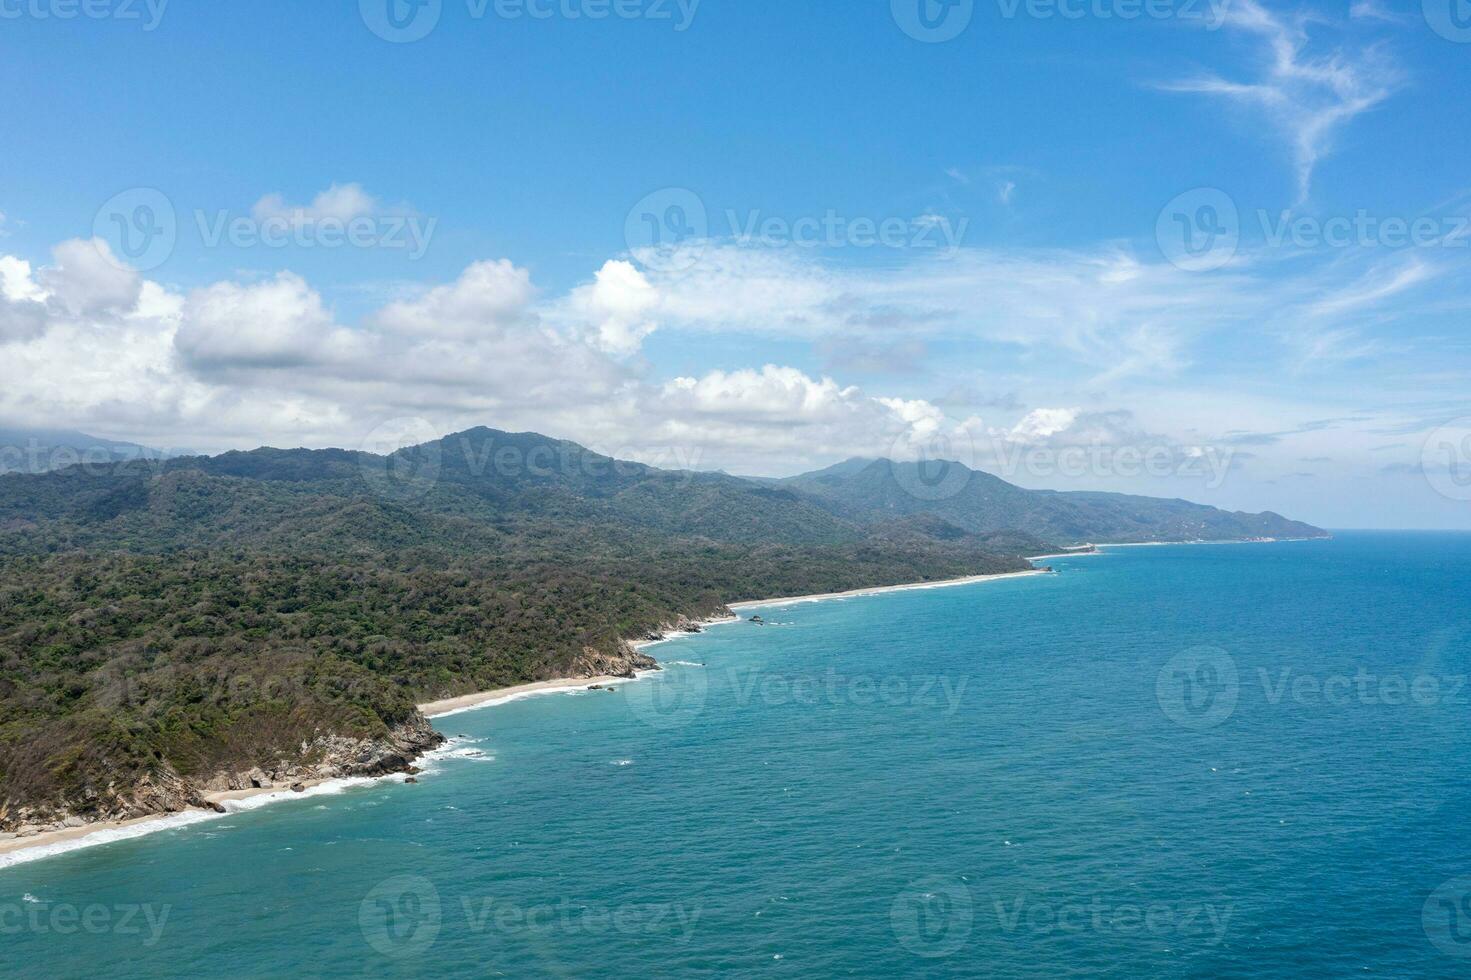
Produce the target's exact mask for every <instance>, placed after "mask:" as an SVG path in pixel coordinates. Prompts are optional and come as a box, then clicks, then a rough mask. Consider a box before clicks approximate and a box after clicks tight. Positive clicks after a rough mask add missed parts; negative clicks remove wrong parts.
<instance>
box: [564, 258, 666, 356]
mask: <svg viewBox="0 0 1471 980" xmlns="http://www.w3.org/2000/svg"><path fill="white" fill-rule="evenodd" d="M658 305H659V292H658V290H657V289H655V288H654V287H653V285H651V284H650V283H649V281H648V279H646V278H645V277H644V274H643V273H642V272H640V271H639V270H638V269H637V268H635V267H634V265H633V263H631V262H625V261H622V260H617V259H615V260H611V261H609V262H607V263H606V264H605V265H604V266H603V267H602V268H601V269H599V270H598V272H597V276H596V277H595V278H594V280H593V282H591V283H589V284H587V285H583V286H578V287H577V288H576V289H574V290H573V291H572V294H571V295H570V296H569V297H568V299H567V303H566V312H567V313H568V314H569V315H570V316H571V317H573V318H575V319H577V320H580V321H581V322H583V323H586V324H587V325H588V327H589V329H590V330H591V331H592V339H593V343H594V344H596V345H597V346H598V347H599V348H600V349H601V350H604V351H606V352H607V353H609V354H611V355H613V356H615V357H627V356H628V355H630V354H634V353H637V351H638V349H639V348H640V347H641V346H642V345H643V342H644V338H646V337H648V336H649V334H651V333H653V332H654V330H655V328H656V327H657V324H656V323H655V321H654V320H653V318H652V317H653V314H654V311H655V310H656V309H657V308H658Z"/></svg>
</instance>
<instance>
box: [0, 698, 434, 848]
mask: <svg viewBox="0 0 1471 980" xmlns="http://www.w3.org/2000/svg"><path fill="white" fill-rule="evenodd" d="M443 742H444V736H443V735H441V734H439V733H438V732H436V731H435V730H434V729H433V728H432V727H431V726H430V724H429V722H428V721H427V720H426V719H425V718H424V717H423V716H422V715H417V714H416V715H415V717H414V718H413V719H412V720H410V721H408V722H406V723H404V724H402V725H399V726H398V727H397V728H395V729H393V730H392V731H391V732H389V733H388V734H387V735H385V736H382V737H379V738H348V737H345V736H341V735H322V736H319V737H318V738H316V739H315V740H313V741H311V742H304V743H303V744H302V746H301V750H300V753H299V754H297V755H296V756H295V757H294V758H283V759H280V760H277V761H275V762H273V763H270V764H264V765H257V766H252V767H251V768H249V769H244V770H241V771H237V772H226V771H221V772H216V773H214V774H212V775H210V776H206V777H203V778H195V779H186V778H184V777H183V776H180V775H179V774H178V773H177V772H175V771H174V769H173V768H172V767H170V766H168V765H167V764H160V766H159V767H158V768H157V769H156V770H154V771H153V772H151V773H149V774H148V775H146V776H144V777H143V779H141V780H139V781H137V782H136V783H135V784H134V785H132V786H117V785H113V784H109V785H106V786H98V787H87V788H86V790H85V791H84V792H83V793H82V794H79V795H78V796H77V797H76V798H74V799H71V800H68V801H66V804H65V806H64V807H51V808H44V809H43V808H30V807H20V808H12V807H10V806H8V805H7V804H5V803H4V802H0V831H8V832H13V833H15V834H16V835H17V836H20V837H30V836H35V835H36V834H38V833H43V832H45V831H49V830H63V829H66V828H68V827H82V826H86V825H87V824H89V823H97V822H103V821H114V820H131V819H134V818H137V817H152V816H161V815H163V814H166V813H178V812H179V811H181V810H188V809H195V808H198V809H206V810H214V811H215V812H217V813H223V812H224V809H225V808H224V807H223V806H221V805H220V804H219V803H216V802H212V801H210V800H209V799H207V797H206V794H209V793H219V792H227V791H231V790H248V789H276V788H279V789H283V790H284V789H287V788H290V789H292V790H296V791H297V792H300V791H302V790H305V789H306V783H308V782H313V781H318V780H323V779H337V778H342V777H347V776H384V775H388V774H389V773H396V772H408V771H410V770H413V769H414V761H415V760H416V759H418V758H419V756H421V755H423V754H424V753H425V752H427V751H429V750H430V749H432V748H435V747H436V746H438V745H440V744H442V743H443ZM298 786H300V787H301V790H297V787H298Z"/></svg>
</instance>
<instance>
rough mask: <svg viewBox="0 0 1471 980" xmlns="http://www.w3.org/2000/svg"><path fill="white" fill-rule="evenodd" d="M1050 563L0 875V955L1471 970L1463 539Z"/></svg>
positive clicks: (862, 968)
mask: <svg viewBox="0 0 1471 980" xmlns="http://www.w3.org/2000/svg"><path fill="white" fill-rule="evenodd" d="M1043 563H1044V564H1050V565H1052V566H1053V567H1054V568H1055V569H1056V574H1053V575H1046V576H1035V577H1027V578H1016V579H1007V580H1003V581H996V582H984V583H979V584H974V585H965V586H957V587H953V588H938V589H920V590H913V591H901V592H891V593H886V594H881V595H873V596H864V597H857V598H847V599H839V600H830V601H823V602H813V603H805V604H794V605H778V606H771V607H766V608H762V609H759V610H747V611H745V613H744V615H745V616H749V615H751V614H752V613H753V612H755V613H759V614H760V615H761V616H762V617H763V618H764V619H765V620H767V623H768V625H765V626H760V625H756V624H753V623H750V622H746V621H743V622H739V623H731V624H726V625H719V626H715V627H713V628H711V629H710V630H708V631H707V632H705V633H704V634H701V635H699V636H693V637H688V638H681V639H677V640H673V641H670V642H668V643H665V644H662V645H659V646H656V647H654V648H653V649H652V650H651V652H652V653H653V654H654V655H655V656H656V657H658V659H659V660H660V661H661V662H664V663H666V664H667V665H668V666H667V669H666V670H665V671H663V672H662V673H659V674H655V675H652V676H649V677H647V678H645V679H642V680H640V681H638V682H636V683H628V684H623V685H619V686H618V688H617V690H616V691H614V692H613V693H606V692H579V693H576V694H570V695H569V694H553V695H546V696H540V697H535V698H527V699H523V700H519V701H515V702H512V703H509V704H503V705H500V706H496V707H490V708H484V709H480V710H475V711H470V712H466V713H462V714H457V715H452V716H449V717H445V718H443V719H440V720H439V721H437V722H436V724H437V725H438V726H439V727H440V729H441V730H442V731H444V732H445V733H446V734H447V735H449V736H451V742H450V744H449V746H448V747H447V748H446V749H445V750H442V751H441V752H440V753H438V754H437V755H436V757H435V758H433V759H432V760H431V761H430V762H429V763H428V764H427V770H428V771H427V772H426V773H425V774H424V775H423V776H421V777H420V779H421V782H420V783H419V784H418V785H407V784H403V783H399V782H380V783H376V784H373V785H366V786H353V787H348V788H344V789H341V790H340V791H338V792H335V793H323V794H318V795H314V796H309V797H306V798H298V799H291V800H288V801H286V802H282V803H278V804H274V805H271V806H267V807H262V808H258V809H254V810H251V811H249V812H241V813H231V814H228V815H225V816H221V817H216V818H213V819H208V820H203V821H200V822H197V823H193V824H190V825H188V826H181V827H177V828H174V829H171V830H168V831H165V832H161V833H155V834H151V835H148V836H144V837H139V838H136V839H132V840H125V841H118V842H115V843H111V844H107V845H105V846H98V847H91V848H87V849H84V850H78V851H74V852H71V853H67V854H63V855H59V856H55V857H50V858H47V859H45V860H39V861H34V862H31V863H25V864H19V865H14V866H11V867H7V868H3V869H0V976H3V977H7V978H8V977H36V978H46V980H52V978H60V977H90V978H99V977H106V978H111V977H149V978H154V977H190V978H195V977H199V976H215V977H280V976H310V977H361V976H368V977H416V978H417V977H436V976H445V977H484V976H508V977H524V976H536V975H553V976H592V975H597V976H629V977H658V976H716V975H721V976H725V975H736V976H794V977H795V976H802V977H809V976H849V977H950V976H976V977H981V976H984V977H1056V976H1064V975H1070V976H1081V975H1106V976H1117V977H1144V976H1150V977H1154V976H1164V977H1183V976H1210V977H1262V976H1298V975H1314V976H1325V975H1332V976H1346V975H1349V974H1351V973H1352V974H1360V973H1367V974H1372V975H1380V976H1409V975H1415V976H1447V977H1449V976H1467V975H1468V974H1471V843H1468V837H1467V829H1468V827H1471V818H1468V814H1471V687H1468V684H1467V680H1466V678H1467V675H1468V674H1471V588H1468V582H1471V535H1466V534H1461V535H1456V534H1430V533H1425V534H1407V533H1343V534H1340V535H1338V536H1337V537H1336V538H1334V539H1333V540H1331V541H1302V542H1282V543H1267V544H1250V545H1191V546H1163V547H1129V548H1112V549H1108V550H1107V551H1106V552H1105V553H1103V554H1100V555H1094V556H1077V557H1067V558H1054V559H1048V560H1046V561H1045V562H1043Z"/></svg>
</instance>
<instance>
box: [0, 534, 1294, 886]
mask: <svg viewBox="0 0 1471 980" xmlns="http://www.w3.org/2000/svg"><path fill="white" fill-rule="evenodd" d="M1303 540H1309V539H1303ZM1210 543H1223V544H1224V543H1231V544H1254V543H1265V542H1244V541H1237V542H1138V543H1135V544H1109V545H1097V546H1095V549H1102V548H1107V547H1131V546H1145V545H1152V544H1210ZM1097 554H1102V551H1101V550H1094V551H1091V552H1070V553H1066V554H1061V555H1038V556H1034V557H1031V558H1028V559H1027V560H1028V561H1036V560H1040V559H1043V558H1063V557H1080V556H1087V555H1097ZM1050 574H1055V573H1052V572H1048V571H1044V570H1042V569H1040V568H1036V569H1029V570H1026V571H1016V572H996V573H992V574H989V575H967V576H962V577H960V578H954V579H942V580H939V581H933V582H909V583H905V584H901V585H885V586H874V587H871V588H865V589H852V590H849V591H846V592H823V593H813V594H811V595H800V596H780V597H776V598H770V599H748V600H744V601H741V602H732V603H729V604H728V605H727V606H726V608H727V609H729V610H730V611H731V612H732V615H730V616H721V617H716V618H712V619H708V620H704V621H701V622H698V623H694V624H693V625H697V626H699V627H700V628H701V629H700V631H701V632H703V631H704V630H706V629H709V628H710V627H713V626H721V625H726V624H729V623H739V622H742V621H743V618H742V617H741V616H740V615H739V612H740V611H743V610H751V609H764V608H779V607H782V606H791V605H798V604H805V603H809V602H827V601H831V600H835V599H854V598H862V597H865V596H873V595H885V594H887V593H891V592H910V591H918V590H922V589H944V588H954V587H957V586H963V585H976V584H980V583H983V582H994V581H1002V580H1005V579H1018V578H1030V577H1033V576H1037V575H1050ZM698 635H699V633H697V632H695V631H687V630H671V631H669V632H666V633H665V634H664V635H663V636H662V638H660V639H657V640H637V641H630V642H629V645H630V646H631V647H633V648H634V649H636V650H643V649H645V648H647V647H652V646H657V645H659V644H661V643H668V642H670V641H672V640H678V639H683V638H685V637H689V636H698ZM654 673H657V671H656V670H643V671H638V672H636V673H635V675H634V676H633V677H563V678H554V679H552V680H545V681H534V682H531V683H527V684H516V685H512V686H510V687H503V688H495V689H492V690H489V691H478V692H475V693H471V694H463V695H459V696H458V697H453V698H445V699H442V700H439V701H430V702H426V703H424V704H420V705H418V706H417V707H418V709H419V711H420V712H421V713H423V715H424V717H425V718H427V719H435V718H447V717H450V716H453V715H457V714H460V713H462V712H466V711H475V710H479V709H482V708H492V707H496V706H498V705H502V704H508V703H510V702H512V701H519V700H522V699H524V698H531V697H538V696H541V695H547V694H569V693H576V692H578V691H587V689H588V688H589V687H591V686H592V685H594V684H600V685H602V686H604V687H616V686H617V685H621V684H631V683H635V682H637V681H640V680H642V679H643V678H645V677H647V676H649V675H650V674H654ZM433 751H434V750H431V752H429V753H426V754H425V756H424V758H428V757H429V756H431V755H432V754H433ZM403 778H404V777H403V774H399V773H395V774H392V775H387V776H352V777H345V778H337V779H318V780H307V781H304V783H303V785H304V786H305V790H304V791H303V792H299V793H298V792H293V791H292V790H290V789H285V788H281V787H271V788H265V789H241V790H227V791H221V792H216V793H208V794H204V799H205V800H206V801H207V802H209V803H215V804H219V805H221V806H225V807H226V808H227V809H226V811H225V812H224V813H219V812H216V811H213V810H204V809H191V810H182V811H179V812H177V813H166V814H157V815H149V816H144V817H134V818H131V819H129V820H117V821H100V822H97V823H89V824H85V825H83V826H81V827H68V828H66V829H64V830H51V831H45V832H42V833H40V834H37V835H35V836H33V837H17V838H11V839H8V840H0V871H4V870H6V869H9V868H12V867H15V866H17V865H20V864H26V863H29V862H31V861H38V860H43V859H45V858H48V857H53V856H56V855H59V854H65V853H68V852H71V851H75V850H81V849H82V848H86V847H95V846H100V845H103V844H110V843H114V842H117V841H123V840H132V839H134V838H137V837H143V836H146V835H148V834H154V833H161V832H163V831H166V830H175V829H179V828H182V827H187V826H190V825H193V824H196V823H202V822H205V821H210V820H221V819H224V818H226V817H230V816H234V815H237V814H240V813H243V812H247V811H249V810H253V809H256V808H257V807H260V806H265V805H268V804H271V803H275V802H280V801H284V800H290V799H301V798H305V797H310V796H321V795H329V794H336V793H339V792H342V791H343V790H346V789H350V788H353V787H356V786H368V785H374V784H377V783H380V782H382V781H385V780H386V781H390V782H391V781H402V779H403ZM94 838H100V839H94Z"/></svg>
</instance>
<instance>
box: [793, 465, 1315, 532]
mask: <svg viewBox="0 0 1471 980" xmlns="http://www.w3.org/2000/svg"><path fill="white" fill-rule="evenodd" d="M776 485H778V486H782V487H787V488H790V489H792V490H795V491H798V492H799V493H801V494H803V495H804V496H806V497H808V498H810V499H812V500H814V501H816V502H818V503H819V504H820V505H821V506H822V507H824V508H825V509H826V510H828V511H829V512H830V513H832V514H834V515H837V516H840V517H843V518H844V519H846V520H850V521H854V522H858V523H861V524H869V525H872V524H880V523H883V522H887V521H891V520H894V519H895V518H898V517H909V516H912V515H916V514H924V515H928V516H931V517H938V518H940V519H942V520H944V521H946V522H947V523H949V524H952V525H954V526H956V527H958V528H961V529H963V530H965V531H969V532H971V533H973V534H989V533H994V532H998V531H1008V530H1019V531H1022V532H1025V533H1028V534H1032V535H1035V536H1037V537H1039V538H1044V539H1047V540H1050V541H1054V542H1057V543H1058V544H1064V545H1071V544H1083V543H1107V542H1128V541H1240V540H1252V539H1257V538H1314V537H1326V536H1327V532H1326V531H1323V530H1322V529H1321V528H1316V527H1313V526H1312V525H1310V524H1304V523H1302V522H1300V521H1293V520H1288V519H1287V518H1285V517H1282V516H1281V515H1279V514H1273V513H1270V512H1268V513H1264V514H1246V513H1240V512H1230V511H1223V510H1220V509H1218V508H1215V507H1207V506H1204V505H1202V504H1193V503H1190V502H1189V501H1185V500H1167V499H1162V498H1157V497H1139V496H1131V495H1129V494H1122V493H1095V492H1078V491H1075V492H1058V491H1053V490H1027V489H1024V488H1022V487H1018V486H1016V485H1014V484H1011V483H1007V482H1006V481H1005V480H1002V479H1000V478H999V477H995V476H992V475H991V474H989V473H983V472H981V471H979V470H972V469H970V468H968V467H966V466H964V465H962V464H960V463H957V462H942V461H935V462H929V463H896V462H891V461H889V460H884V459H879V460H869V459H850V460H847V461H846V462H843V463H839V464H838V465H836V466H832V467H829V468H827V469H824V470H818V471H816V472H814V473H805V474H803V475H801V476H795V477H791V478H789V479H786V480H781V481H778V482H777V483H776Z"/></svg>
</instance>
